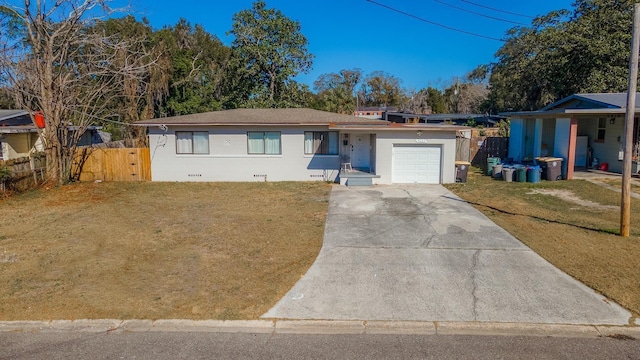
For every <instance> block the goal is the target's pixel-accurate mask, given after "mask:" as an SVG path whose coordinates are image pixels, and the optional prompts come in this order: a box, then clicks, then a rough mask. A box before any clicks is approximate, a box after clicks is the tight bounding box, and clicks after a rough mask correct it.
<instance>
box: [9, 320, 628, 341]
mask: <svg viewBox="0 0 640 360" xmlns="http://www.w3.org/2000/svg"><path fill="white" fill-rule="evenodd" d="M155 331H157V332H216V333H220V332H225V333H254V334H255V333H272V334H372V335H373V334H378V335H379V334H389V335H443V336H447V335H499V336H545V337H568V338H598V337H607V336H609V337H615V336H625V337H631V338H634V339H640V326H605V325H572V324H527V323H483V322H433V321H361V320H352V321H343V320H340V321H332V320H238V321H225V320H182V319H173V320H172V319H167V320H114V319H101V320H53V321H0V333H2V332H86V333H101V332H105V333H106V332H155Z"/></svg>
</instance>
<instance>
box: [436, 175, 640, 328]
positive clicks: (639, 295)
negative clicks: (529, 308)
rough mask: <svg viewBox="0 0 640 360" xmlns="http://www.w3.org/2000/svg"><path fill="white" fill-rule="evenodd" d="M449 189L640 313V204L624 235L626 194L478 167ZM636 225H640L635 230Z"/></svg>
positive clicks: (581, 182)
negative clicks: (497, 175) (496, 175)
mask: <svg viewBox="0 0 640 360" xmlns="http://www.w3.org/2000/svg"><path fill="white" fill-rule="evenodd" d="M447 188H448V189H449V190H451V191H453V192H454V193H455V194H456V195H458V196H459V197H461V198H462V199H464V200H466V201H468V202H469V203H471V204H472V205H473V206H474V207H476V208H477V209H479V210H480V211H482V212H483V213H484V214H485V215H486V216H488V217H489V218H490V219H491V220H493V221H494V222H495V223H496V224H498V225H499V226H501V227H503V228H504V229H505V230H507V231H508V232H509V233H511V234H512V235H514V236H515V237H516V238H518V239H519V240H520V241H522V242H523V243H525V244H526V245H527V246H529V247H530V248H531V249H532V250H533V251H535V252H537V253H538V254H540V255H541V256H542V257H544V258H545V259H547V260H548V261H549V262H550V263H552V264H553V265H555V266H556V267H558V268H560V269H561V270H563V271H564V272H566V273H568V274H569V275H571V276H573V277H574V278H576V279H578V280H579V281H581V282H583V283H585V284H586V285H588V286H590V287H591V288H593V289H595V290H596V291H598V292H600V293H602V294H603V295H605V296H607V297H608V298H610V299H613V300H615V301H616V302H618V303H619V304H620V305H622V306H624V307H626V308H627V309H629V310H631V311H632V312H634V313H635V314H636V316H637V315H638V314H640V286H639V284H640V271H638V269H640V226H639V225H638V224H640V201H638V200H637V199H632V202H631V208H632V210H631V213H632V215H631V216H632V218H631V224H632V227H633V228H632V236H631V237H628V238H623V237H620V236H618V235H616V234H619V224H620V210H619V209H620V193H617V192H615V191H612V190H609V189H606V188H604V187H601V186H598V185H595V184H592V183H590V182H587V181H584V180H571V181H542V182H540V183H536V184H534V183H512V182H505V181H499V180H495V179H492V178H491V177H489V176H484V175H482V174H481V172H480V170H479V169H477V168H472V171H470V173H469V177H468V181H467V182H466V183H459V184H450V185H447ZM633 224H636V225H635V226H633Z"/></svg>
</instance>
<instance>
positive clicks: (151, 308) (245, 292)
mask: <svg viewBox="0 0 640 360" xmlns="http://www.w3.org/2000/svg"><path fill="white" fill-rule="evenodd" d="M329 193H330V185H327V184H324V183H99V184H77V185H71V186H64V187H60V188H54V189H50V190H38V191H32V192H29V193H26V194H22V195H19V196H15V197H12V198H9V199H5V200H2V201H0V209H1V212H2V227H1V228H0V319H1V320H29V319H38V320H41V319H79V318H93V319H97V318H119V319H125V318H126V319H130V318H137V319H158V318H184V319H255V318H258V317H259V316H260V315H262V314H263V313H264V312H266V311H267V310H268V309H269V308H270V307H271V306H272V305H274V304H275V302H276V301H278V300H279V299H280V298H281V297H282V296H283V295H284V294H285V293H286V292H287V291H288V290H289V289H290V288H291V287H292V286H293V284H294V283H295V282H296V281H297V280H298V279H299V278H300V277H301V276H302V275H303V274H304V273H305V272H306V270H307V269H308V268H309V266H310V265H311V263H312V262H313V261H314V259H315V257H316V256H317V254H318V251H319V249H320V247H321V245H322V236H323V231H324V223H325V217H326V211H327V205H328V197H329Z"/></svg>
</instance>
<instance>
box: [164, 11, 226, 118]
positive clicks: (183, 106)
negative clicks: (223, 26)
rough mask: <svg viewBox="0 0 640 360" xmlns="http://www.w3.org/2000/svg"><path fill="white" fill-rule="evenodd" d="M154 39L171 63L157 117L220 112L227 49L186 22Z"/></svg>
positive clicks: (223, 94) (203, 30)
mask: <svg viewBox="0 0 640 360" xmlns="http://www.w3.org/2000/svg"><path fill="white" fill-rule="evenodd" d="M155 37H156V38H157V39H158V42H160V43H161V44H162V45H163V47H164V49H165V51H166V53H167V55H168V57H169V59H170V62H171V67H170V69H169V79H168V96H167V98H166V101H165V102H164V103H163V105H162V107H161V109H160V114H161V115H163V116H165V115H166V116H176V115H186V114H193V113H199V112H207V111H214V110H221V109H222V107H223V103H224V101H225V91H224V86H225V81H226V77H227V70H228V65H229V56H230V53H231V50H230V48H228V47H227V46H225V45H224V44H222V42H221V41H220V40H219V39H218V38H217V37H216V36H215V35H212V34H210V33H208V32H207V31H206V30H205V29H204V28H203V27H202V26H200V25H196V26H195V27H193V26H192V25H191V24H189V22H187V21H186V20H185V19H180V21H179V22H178V23H177V24H176V25H175V26H172V27H167V28H164V29H162V30H160V31H157V32H156V34H155Z"/></svg>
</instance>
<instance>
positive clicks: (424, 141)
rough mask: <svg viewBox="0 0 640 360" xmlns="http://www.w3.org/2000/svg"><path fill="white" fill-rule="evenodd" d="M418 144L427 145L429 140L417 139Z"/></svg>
mask: <svg viewBox="0 0 640 360" xmlns="http://www.w3.org/2000/svg"><path fill="white" fill-rule="evenodd" d="M416 142H417V143H418V144H426V143H427V139H416Z"/></svg>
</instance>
